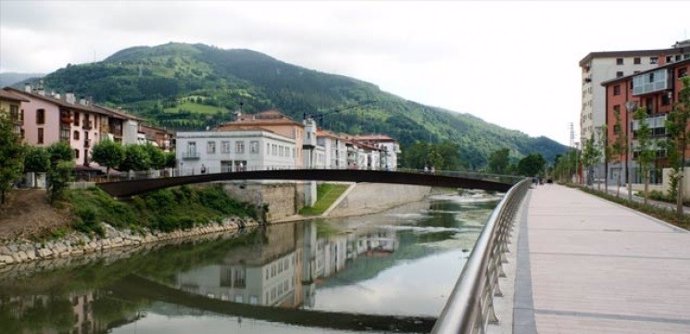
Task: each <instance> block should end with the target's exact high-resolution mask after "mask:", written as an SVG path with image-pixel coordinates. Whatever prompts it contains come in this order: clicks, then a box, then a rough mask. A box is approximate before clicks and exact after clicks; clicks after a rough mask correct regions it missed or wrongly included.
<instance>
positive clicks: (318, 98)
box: [44, 43, 566, 168]
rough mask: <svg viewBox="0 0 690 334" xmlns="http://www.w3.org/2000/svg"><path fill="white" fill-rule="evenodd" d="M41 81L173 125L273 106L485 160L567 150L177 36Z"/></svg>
mask: <svg viewBox="0 0 690 334" xmlns="http://www.w3.org/2000/svg"><path fill="white" fill-rule="evenodd" d="M44 83H45V86H46V88H47V89H51V90H56V91H62V92H65V91H72V92H76V93H77V94H84V95H87V96H91V97H93V98H94V100H95V101H97V102H100V103H104V104H109V105H113V106H115V105H117V106H123V107H125V108H128V109H129V110H131V111H133V112H134V113H137V114H139V115H141V116H144V117H148V118H150V119H152V120H154V121H155V122H156V123H158V124H159V125H161V126H166V127H169V128H175V129H203V128H205V127H207V126H214V125H216V124H219V123H221V122H224V121H228V120H231V119H232V117H233V115H232V113H233V112H234V111H236V110H238V109H242V111H243V112H245V113H254V112H258V111H262V110H266V109H269V108H278V109H279V110H281V111H282V112H284V113H285V114H287V115H288V116H290V117H292V118H293V119H296V120H299V119H301V118H302V117H303V116H304V115H305V114H310V115H316V116H319V115H320V116H323V117H322V118H319V124H320V126H322V127H324V128H326V129H329V130H332V131H336V132H347V133H351V134H361V133H384V134H387V135H389V136H391V137H393V138H395V139H397V140H398V141H399V142H401V144H403V146H405V145H409V144H412V143H414V142H415V141H432V142H439V141H442V140H451V141H453V142H454V143H457V144H458V145H459V146H460V154H461V157H462V159H463V160H464V161H465V162H466V163H467V164H468V165H469V166H471V167H473V168H477V167H481V166H483V165H485V164H486V161H487V158H488V156H489V154H490V153H491V152H492V151H494V150H497V149H500V148H509V149H511V151H512V152H513V154H515V155H516V156H524V155H527V154H529V153H532V152H539V153H541V154H542V155H543V156H544V157H545V158H546V159H547V161H551V160H552V159H553V158H554V156H555V155H556V154H561V153H562V152H564V151H565V150H566V147H565V146H564V145H561V144H559V143H557V142H555V141H553V140H551V139H548V138H546V137H537V138H531V137H529V136H527V135H526V134H524V133H522V132H519V131H516V130H508V129H505V128H502V127H499V126H497V125H494V124H491V123H487V122H485V121H483V120H481V119H480V118H477V117H475V116H472V115H470V114H462V113H457V112H452V111H449V110H445V109H442V108H436V107H430V106H426V105H423V104H419V103H416V102H413V101H408V100H405V99H403V98H400V97H398V96H395V95H393V94H390V93H387V92H384V91H381V90H380V89H379V88H378V87H377V86H376V85H374V84H371V83H368V82H364V81H361V80H357V79H353V78H350V77H346V76H342V75H333V74H327V73H323V72H319V71H315V70H311V69H307V68H304V67H300V66H296V65H291V64H288V63H285V62H282V61H280V60H277V59H275V58H272V57H270V56H268V55H265V54H262V53H259V52H256V51H252V50H246V49H231V50H224V49H220V48H216V47H212V46H208V45H204V44H183V43H168V44H164V45H159V46H154V47H149V46H137V47H131V48H127V49H124V50H121V51H118V52H116V53H115V54H113V55H112V56H110V57H108V58H106V59H105V60H103V61H101V62H96V63H89V64H81V65H68V66H67V67H65V68H62V69H59V70H57V71H55V72H53V73H50V74H48V75H46V76H45V77H44ZM371 101H375V102H371Z"/></svg>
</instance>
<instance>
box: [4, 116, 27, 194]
mask: <svg viewBox="0 0 690 334" xmlns="http://www.w3.org/2000/svg"><path fill="white" fill-rule="evenodd" d="M8 115H9V113H6V112H3V111H2V110H0V204H5V194H6V192H7V191H8V190H10V189H11V187H12V183H13V182H14V181H15V180H17V178H19V177H20V176H21V174H22V169H23V167H24V154H25V152H26V149H25V147H24V145H23V144H22V142H21V138H20V137H19V135H18V134H17V133H16V132H14V123H13V122H12V120H10V118H9V117H8Z"/></svg>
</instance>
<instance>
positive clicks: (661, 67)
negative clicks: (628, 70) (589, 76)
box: [601, 59, 690, 86]
mask: <svg viewBox="0 0 690 334" xmlns="http://www.w3.org/2000/svg"><path fill="white" fill-rule="evenodd" d="M686 64H690V59H685V60H681V61H678V62H675V63H669V64H666V65H662V66H657V67H655V68H650V69H648V70H645V71H641V72H638V73H633V74H629V75H626V76H622V77H619V78H614V79H610V80H606V81H604V82H602V83H601V85H602V86H607V85H609V84H612V83H614V82H619V81H624V80H627V79H630V78H632V77H634V76H638V75H641V74H645V73H650V72H654V71H658V70H661V69H664V68H669V67H675V66H679V65H680V66H682V65H686Z"/></svg>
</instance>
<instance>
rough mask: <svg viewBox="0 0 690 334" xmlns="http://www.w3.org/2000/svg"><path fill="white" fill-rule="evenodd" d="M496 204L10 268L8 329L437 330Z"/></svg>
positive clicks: (289, 227) (425, 206) (449, 200)
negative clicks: (63, 264) (59, 265)
mask: <svg viewBox="0 0 690 334" xmlns="http://www.w3.org/2000/svg"><path fill="white" fill-rule="evenodd" d="M495 204H496V202H495V199H491V201H488V202H487V201H486V198H485V202H481V201H476V200H472V201H466V200H464V199H463V197H461V196H457V195H456V196H444V197H439V198H434V199H432V200H431V201H426V202H420V203H415V204H412V205H407V206H404V207H399V208H396V209H394V210H390V211H388V212H385V213H381V214H377V215H370V216H364V217H354V218H347V219H339V220H329V221H311V222H302V223H294V224H283V225H275V226H270V227H268V228H265V229H257V230H252V231H245V232H244V233H240V234H238V235H224V236H221V237H218V238H217V239H216V240H211V241H204V242H188V243H184V244H180V245H169V246H165V247H159V248H158V249H151V250H145V251H141V252H139V253H135V254H132V255H131V256H129V257H127V258H125V259H120V260H117V261H107V260H101V261H97V262H95V263H91V264H89V265H86V266H82V267H79V268H73V269H55V270H51V271H48V272H40V273H37V274H34V275H32V276H30V277H23V278H21V279H18V278H12V279H10V278H7V277H3V275H5V276H12V275H9V273H8V272H5V273H0V328H2V333H53V332H72V333H100V332H105V331H113V332H115V333H132V332H138V333H141V332H150V333H159V332H160V333H164V332H167V331H166V330H164V328H168V327H167V326H168V325H169V324H168V325H163V324H162V322H161V321H159V320H160V319H161V318H160V316H166V317H167V319H168V320H173V319H174V322H175V323H176V324H177V325H176V326H175V328H177V329H178V330H175V331H173V332H186V331H189V330H192V329H193V328H195V326H196V325H195V324H198V323H199V321H200V319H205V320H204V321H202V322H203V323H206V324H207V325H208V326H210V327H204V328H206V329H207V330H205V332H221V331H222V330H218V331H216V330H214V329H213V328H216V327H215V326H217V327H218V328H226V329H227V328H236V329H239V328H243V330H247V331H248V332H266V331H271V330H269V329H270V328H272V329H273V330H277V331H280V332H290V331H293V332H305V331H307V330H306V328H305V327H304V326H306V327H310V328H320V330H317V331H318V332H322V331H323V330H324V328H330V329H329V331H334V330H368V329H373V330H381V331H392V330H397V331H424V330H428V329H429V328H430V326H431V325H433V318H434V317H435V316H436V315H437V314H438V313H439V312H440V310H441V308H442V307H443V304H444V303H445V300H446V298H447V296H448V294H449V293H450V290H451V289H452V286H453V284H454V283H455V280H456V279H457V276H458V275H459V273H460V270H461V267H462V264H463V261H464V259H465V258H466V255H467V254H466V253H463V252H462V249H468V248H471V247H472V245H473V243H474V240H475V239H476V237H477V235H478V233H479V231H480V228H481V226H482V224H483V223H484V221H485V220H486V218H487V217H488V215H489V214H490V212H491V210H492V209H493V206H495ZM180 310H182V311H180ZM278 323H282V325H279V324H278ZM128 324H129V325H128ZM136 324H140V325H141V326H134V325H136ZM230 324H233V325H230ZM243 324H244V325H243ZM185 329H186V330H185ZM310 331H311V330H310Z"/></svg>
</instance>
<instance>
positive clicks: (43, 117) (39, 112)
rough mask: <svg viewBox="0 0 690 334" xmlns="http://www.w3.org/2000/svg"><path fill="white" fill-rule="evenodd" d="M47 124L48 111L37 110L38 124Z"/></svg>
mask: <svg viewBox="0 0 690 334" xmlns="http://www.w3.org/2000/svg"><path fill="white" fill-rule="evenodd" d="M45 123H46V111H45V110H44V109H38V110H36V124H45Z"/></svg>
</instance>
